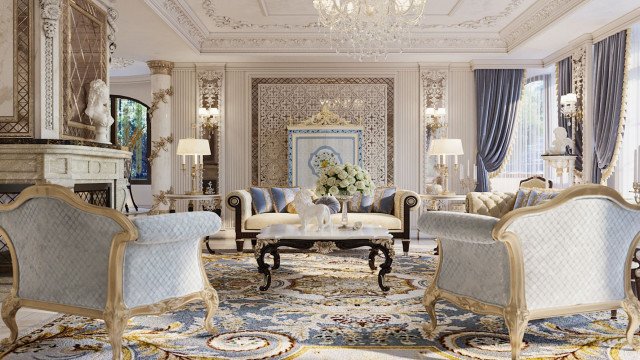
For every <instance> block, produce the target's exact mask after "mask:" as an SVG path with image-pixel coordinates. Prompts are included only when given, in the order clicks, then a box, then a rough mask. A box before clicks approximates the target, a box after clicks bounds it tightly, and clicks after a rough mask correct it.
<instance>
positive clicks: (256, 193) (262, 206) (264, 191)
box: [249, 187, 273, 214]
mask: <svg viewBox="0 0 640 360" xmlns="http://www.w3.org/2000/svg"><path fill="white" fill-rule="evenodd" d="M249 193H251V206H252V207H253V212H254V214H264V213H270V212H273V200H271V191H269V188H261V187H252V188H251V189H249Z"/></svg>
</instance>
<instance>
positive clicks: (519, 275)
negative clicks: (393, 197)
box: [423, 184, 640, 359]
mask: <svg viewBox="0 0 640 360" xmlns="http://www.w3.org/2000/svg"><path fill="white" fill-rule="evenodd" d="M581 197H602V198H607V199H609V200H611V201H613V202H615V203H616V204H617V205H619V206H621V207H623V208H626V209H630V210H635V211H640V205H635V204H630V203H628V202H627V201H625V200H624V199H623V198H622V196H621V195H620V194H619V193H618V192H617V191H615V190H613V189H611V188H609V187H606V186H602V185H594V184H587V185H575V186H573V187H571V188H569V189H568V190H565V191H563V192H562V193H560V195H558V196H557V197H556V198H555V199H553V200H551V201H549V202H546V203H543V204H542V205H538V206H535V207H528V208H520V209H517V210H513V211H511V212H509V213H507V214H506V215H505V216H503V217H502V218H501V219H500V221H498V223H497V224H496V225H495V226H494V228H493V230H492V232H491V235H492V237H493V238H494V239H495V240H496V242H502V243H504V244H505V246H506V248H507V251H508V256H509V269H510V273H509V288H510V296H509V302H508V303H507V305H505V306H499V305H494V304H488V303H484V302H481V301H478V300H476V299H473V298H470V297H466V296H461V295H457V294H454V293H451V292H449V291H446V290H442V289H439V288H438V279H439V276H440V269H441V262H438V267H437V269H436V273H435V276H434V278H433V282H432V283H431V285H430V286H429V288H428V289H427V290H426V291H425V294H424V297H423V305H424V306H425V309H426V310H427V314H428V315H429V318H430V319H431V322H430V323H429V324H425V326H424V329H425V331H427V332H431V331H433V330H434V329H435V328H436V326H437V319H436V313H435V303H436V302H437V301H438V300H439V299H445V300H447V301H449V302H451V303H454V304H456V305H458V306H460V307H462V308H464V309H466V310H469V311H472V312H475V313H479V314H488V315H499V316H503V317H504V319H505V323H506V325H507V328H508V330H509V338H510V343H511V358H512V359H519V358H520V351H521V347H522V338H523V337H524V331H525V329H526V326H527V323H528V322H529V320H533V319H542V318H548V317H555V316H565V315H573V314H579V313H583V312H594V311H603V310H615V309H619V308H623V309H624V310H625V312H626V313H627V315H628V316H629V324H628V327H627V341H628V342H629V344H630V345H632V346H633V345H634V343H633V336H634V333H635V330H636V329H637V328H638V326H640V302H639V301H638V299H637V298H636V297H635V295H634V294H633V291H632V290H631V271H625V272H624V280H623V281H624V291H625V299H622V300H612V301H607V302H603V303H597V304H581V305H575V306H566V307H557V308H546V309H537V310H532V311H529V310H528V309H527V303H526V297H525V289H524V257H523V254H522V248H521V245H520V239H519V238H518V236H517V235H516V234H515V233H513V232H510V231H508V228H509V226H510V225H511V224H512V223H513V222H514V221H515V220H516V219H518V218H521V217H526V216H530V215H534V214H540V213H543V212H545V211H547V210H550V209H553V208H556V207H559V206H561V205H563V204H565V203H567V202H569V201H571V200H573V199H577V198H581ZM437 242H438V248H439V249H440V257H441V258H443V257H444V256H446V254H445V253H444V252H443V247H442V246H441V242H440V240H438V241H437ZM638 243H640V233H639V234H637V235H636V236H635V238H634V239H633V241H631V244H630V246H629V249H628V251H627V258H626V260H625V269H631V263H632V260H633V256H634V253H635V251H636V248H637V247H638Z"/></svg>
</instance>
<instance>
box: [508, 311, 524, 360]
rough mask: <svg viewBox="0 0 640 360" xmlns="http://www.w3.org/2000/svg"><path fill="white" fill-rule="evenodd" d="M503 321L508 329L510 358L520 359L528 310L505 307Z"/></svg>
mask: <svg viewBox="0 0 640 360" xmlns="http://www.w3.org/2000/svg"><path fill="white" fill-rule="evenodd" d="M504 321H505V324H506V325H507V329H508V330H509V341H510V343H511V359H512V360H518V359H520V352H521V351H522V340H523V338H524V331H525V330H526V329H527V324H528V323H529V312H528V311H526V310H522V309H517V308H516V309H514V308H507V309H505V312H504Z"/></svg>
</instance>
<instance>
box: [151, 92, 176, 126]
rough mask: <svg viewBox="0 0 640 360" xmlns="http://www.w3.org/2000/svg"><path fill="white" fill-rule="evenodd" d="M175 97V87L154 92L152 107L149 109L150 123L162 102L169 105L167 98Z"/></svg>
mask: <svg viewBox="0 0 640 360" xmlns="http://www.w3.org/2000/svg"><path fill="white" fill-rule="evenodd" d="M169 96H173V86H170V87H169V88H168V89H160V90H158V91H154V92H153V100H152V101H151V107H149V110H148V113H149V121H151V120H153V113H155V112H156V110H158V108H159V105H160V102H161V101H162V102H163V103H165V104H167V103H169V100H168V99H167V97H169Z"/></svg>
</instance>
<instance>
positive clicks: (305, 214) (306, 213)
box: [293, 189, 331, 231]
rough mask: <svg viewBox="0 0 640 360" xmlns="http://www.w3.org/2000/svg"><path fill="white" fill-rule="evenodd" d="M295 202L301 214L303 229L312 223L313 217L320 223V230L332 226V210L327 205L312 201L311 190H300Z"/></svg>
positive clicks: (297, 210)
mask: <svg viewBox="0 0 640 360" xmlns="http://www.w3.org/2000/svg"><path fill="white" fill-rule="evenodd" d="M293 204H294V205H295V207H296V212H297V213H298V215H299V216H300V222H301V223H302V230H306V229H307V225H309V224H310V223H311V221H312V220H313V219H315V220H316V222H317V223H318V231H321V230H324V229H325V228H327V227H330V226H331V212H330V211H329V207H327V206H326V205H322V204H319V205H316V204H314V203H313V201H311V191H310V190H305V189H303V190H300V191H298V193H297V194H296V197H295V198H294V199H293Z"/></svg>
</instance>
